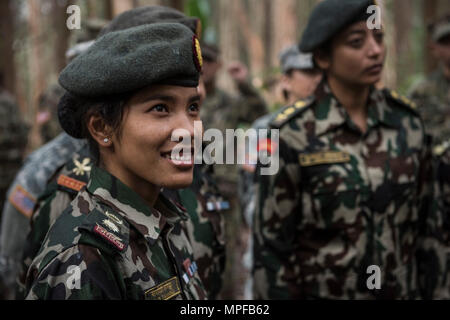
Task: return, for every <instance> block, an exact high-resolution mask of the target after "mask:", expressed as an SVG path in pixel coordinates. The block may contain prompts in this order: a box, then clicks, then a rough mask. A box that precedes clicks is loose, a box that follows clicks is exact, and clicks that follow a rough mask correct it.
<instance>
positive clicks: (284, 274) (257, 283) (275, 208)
mask: <svg viewBox="0 0 450 320" xmlns="http://www.w3.org/2000/svg"><path fill="white" fill-rule="evenodd" d="M279 148H280V149H279V155H280V157H279V158H280V160H279V170H278V172H277V173H276V174H275V175H261V174H260V171H259V169H258V172H257V177H256V182H257V200H256V202H257V203H256V213H255V217H254V223H253V237H254V267H253V268H254V270H253V273H254V288H253V291H254V298H255V299H292V298H295V297H296V296H297V293H296V286H295V285H293V284H295V283H298V279H297V278H298V270H296V268H297V269H298V266H297V267H296V265H295V263H293V261H295V256H294V254H295V252H296V244H295V234H296V229H297V226H298V225H299V223H300V222H299V220H298V219H299V218H300V217H301V214H302V213H301V192H300V189H299V186H300V171H299V168H300V166H299V164H298V162H296V161H295V158H296V157H295V153H294V151H293V150H290V149H289V148H288V146H287V145H286V143H284V142H283V140H282V139H280V143H279Z"/></svg>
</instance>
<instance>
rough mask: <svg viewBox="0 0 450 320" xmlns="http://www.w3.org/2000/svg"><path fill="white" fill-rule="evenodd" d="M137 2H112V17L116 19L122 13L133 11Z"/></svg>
mask: <svg viewBox="0 0 450 320" xmlns="http://www.w3.org/2000/svg"><path fill="white" fill-rule="evenodd" d="M134 5H135V1H133V0H112V5H111V9H112V16H113V17H116V16H118V15H119V14H121V13H122V12H125V11H127V10H130V9H133V8H134Z"/></svg>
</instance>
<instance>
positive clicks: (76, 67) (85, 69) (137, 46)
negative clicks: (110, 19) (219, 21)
mask: <svg viewBox="0 0 450 320" xmlns="http://www.w3.org/2000/svg"><path fill="white" fill-rule="evenodd" d="M201 64H202V59H201V50H200V45H199V42H198V39H197V37H196V36H195V35H194V34H193V33H192V31H191V30H190V29H189V28H187V27H186V26H184V25H182V24H179V23H156V24H146V25H143V26H139V27H134V28H130V29H126V30H122V31H116V32H111V33H108V34H105V35H104V36H103V37H101V38H99V39H98V40H97V41H96V42H95V43H94V44H93V45H92V46H91V47H90V48H89V49H88V50H87V51H86V52H85V53H83V54H82V55H80V56H78V57H77V58H75V59H74V60H73V61H72V62H71V63H70V64H69V65H67V66H66V68H65V69H64V70H63V71H62V72H61V74H60V76H59V82H60V84H61V85H62V86H63V87H64V88H65V89H66V90H67V91H69V92H70V93H71V94H73V95H76V96H81V97H87V98H99V97H103V96H108V95H116V94H122V93H126V92H132V91H136V90H139V89H142V88H144V87H147V86H149V85H152V84H157V83H158V84H170V85H178V86H185V87H196V86H197V85H198V78H199V74H200V70H201Z"/></svg>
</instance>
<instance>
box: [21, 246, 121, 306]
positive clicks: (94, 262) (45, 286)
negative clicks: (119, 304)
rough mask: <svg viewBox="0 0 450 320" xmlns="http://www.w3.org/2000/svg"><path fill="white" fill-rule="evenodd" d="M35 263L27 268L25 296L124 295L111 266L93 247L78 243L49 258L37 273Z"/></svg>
mask: <svg viewBox="0 0 450 320" xmlns="http://www.w3.org/2000/svg"><path fill="white" fill-rule="evenodd" d="M42 261H45V257H44V259H43V260H41V262H42ZM36 266H37V264H36V262H33V264H32V266H31V268H30V270H29V271H28V276H27V283H31V286H30V289H29V290H28V294H27V297H26V299H27V300H105V299H123V298H124V297H123V292H122V291H123V290H121V289H120V285H119V284H118V283H117V282H116V279H117V278H116V277H115V276H114V274H115V273H114V270H113V269H112V268H111V265H110V263H108V261H107V258H106V257H105V256H104V255H102V254H101V253H100V251H99V250H98V249H97V248H94V247H91V246H88V245H82V244H78V245H75V246H73V247H70V248H69V249H67V250H65V251H63V252H62V253H60V254H58V255H57V256H56V257H55V258H53V259H51V261H50V262H49V263H48V264H47V265H46V266H45V267H44V268H43V269H42V270H41V271H40V272H39V273H38V272H37V268H36ZM35 275H36V276H35Z"/></svg>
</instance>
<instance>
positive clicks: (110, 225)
mask: <svg viewBox="0 0 450 320" xmlns="http://www.w3.org/2000/svg"><path fill="white" fill-rule="evenodd" d="M102 222H103V224H104V225H105V226H107V227H108V228H109V229H110V230H111V231H114V232H119V228H117V226H116V225H115V224H114V222H112V221H111V220H109V219H105V220H103V221H102Z"/></svg>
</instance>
